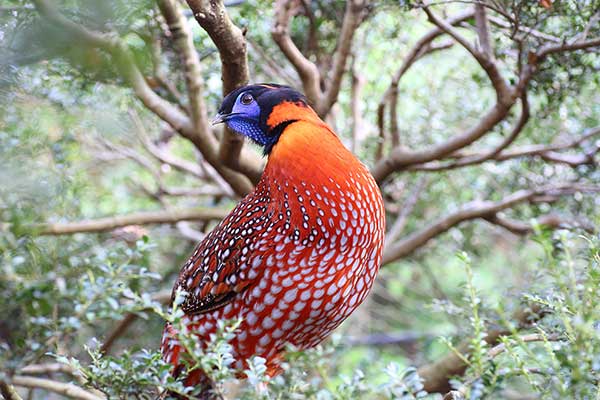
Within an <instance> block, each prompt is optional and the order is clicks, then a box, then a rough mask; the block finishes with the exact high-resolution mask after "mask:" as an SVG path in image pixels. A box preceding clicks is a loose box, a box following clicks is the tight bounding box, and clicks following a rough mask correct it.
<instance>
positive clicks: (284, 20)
mask: <svg viewBox="0 0 600 400" xmlns="http://www.w3.org/2000/svg"><path fill="white" fill-rule="evenodd" d="M293 6H294V2H293V1H290V0H277V1H276V3H275V24H274V25H273V29H272V30H271V36H272V37H273V40H274V41H275V43H276V44H277V46H278V47H279V49H280V50H281V52H282V53H283V54H284V55H285V57H286V58H287V59H288V60H289V61H290V62H291V63H292V65H293V66H294V69H295V70H296V72H297V73H298V75H299V76H300V80H301V81H302V86H303V88H304V94H305V95H306V97H307V98H308V101H309V102H310V103H311V104H312V105H313V106H314V107H317V106H318V104H319V102H320V99H321V96H322V91H321V86H320V80H321V76H320V73H319V69H318V68H317V66H316V65H315V64H314V63H313V62H311V61H310V60H308V59H307V58H306V57H304V55H303V54H302V52H301V51H300V49H298V47H297V46H296V45H295V44H294V42H293V40H292V38H291V37H290V33H289V23H290V19H291V18H292V11H293V10H292V7H293Z"/></svg>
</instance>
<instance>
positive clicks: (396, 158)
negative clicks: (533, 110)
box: [371, 103, 511, 183]
mask: <svg viewBox="0 0 600 400" xmlns="http://www.w3.org/2000/svg"><path fill="white" fill-rule="evenodd" d="M510 108H511V105H508V104H501V103H497V104H496V105H494V106H493V107H492V108H491V109H490V110H489V111H488V112H487V113H486V114H485V115H484V116H483V118H482V119H481V120H480V121H479V123H478V124H477V125H475V126H474V127H472V128H471V129H469V130H467V131H466V132H463V133H461V134H458V135H456V136H454V137H451V138H450V139H448V140H447V141H445V142H443V143H439V144H437V145H434V146H433V147H431V148H429V149H426V150H415V151H411V150H407V149H406V148H403V147H396V148H395V149H394V150H392V152H391V153H390V155H389V156H388V157H386V158H385V159H383V160H380V161H379V162H378V163H377V164H375V166H374V167H373V169H372V170H371V173H372V174H373V177H374V178H375V180H376V181H377V182H379V183H381V182H383V180H385V178H387V177H388V176H389V175H390V174H392V173H393V172H395V171H399V170H402V169H406V168H407V167H408V166H411V165H415V164H422V163H425V162H428V161H432V160H437V159H440V158H443V157H445V156H447V155H448V154H451V153H453V152H455V151H456V150H459V149H461V148H463V147H466V146H468V145H470V144H471V143H473V142H475V141H476V140H478V139H480V138H481V137H482V136H484V135H485V134H486V133H488V132H489V131H490V130H491V129H492V128H493V127H494V126H496V125H497V124H498V123H499V122H500V121H502V120H503V119H504V118H505V117H506V116H507V115H508V113H509V111H510Z"/></svg>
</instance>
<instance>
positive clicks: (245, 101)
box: [240, 93, 254, 106]
mask: <svg viewBox="0 0 600 400" xmlns="http://www.w3.org/2000/svg"><path fill="white" fill-rule="evenodd" d="M253 101H254V97H252V95H251V94H250V93H246V94H244V95H243V96H242V98H241V99H240V102H241V103H242V104H243V105H245V106H247V105H248V104H250V103H252V102H253Z"/></svg>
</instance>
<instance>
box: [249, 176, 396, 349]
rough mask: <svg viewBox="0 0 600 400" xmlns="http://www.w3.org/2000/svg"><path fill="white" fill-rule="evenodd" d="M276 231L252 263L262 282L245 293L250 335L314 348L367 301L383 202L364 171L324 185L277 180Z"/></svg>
mask: <svg viewBox="0 0 600 400" xmlns="http://www.w3.org/2000/svg"><path fill="white" fill-rule="evenodd" d="M271 184H272V185H273V187H272V190H271V193H272V194H273V196H274V197H275V198H277V201H275V202H272V203H271V204H272V207H274V208H273V209H272V225H271V232H272V234H270V235H265V236H264V237H263V239H262V240H261V244H260V245H259V246H258V247H257V248H256V252H255V254H254V257H255V258H254V259H253V260H249V262H250V263H252V264H253V265H256V266H260V267H259V268H260V269H261V273H262V275H263V276H262V279H260V280H259V282H258V283H257V285H256V286H255V287H254V288H253V289H252V290H249V291H248V293H247V294H246V303H247V304H248V305H252V306H251V307H249V308H248V309H247V311H246V314H245V315H244V316H243V318H244V320H245V321H246V322H247V323H248V324H249V328H250V329H248V335H250V336H251V338H249V339H250V342H251V343H252V342H253V340H251V339H252V337H254V338H255V339H256V346H257V348H256V349H253V351H255V352H257V353H259V354H260V353H262V352H265V351H268V349H271V351H275V350H272V349H275V348H277V346H272V344H273V342H274V341H276V342H280V343H282V342H290V343H292V344H295V345H297V346H300V347H310V346H312V345H314V344H316V343H318V342H320V341H321V340H322V339H323V338H324V337H326V336H327V335H328V334H329V333H330V332H331V331H332V330H333V329H335V328H336V327H337V326H338V325H339V324H340V323H341V322H342V321H343V320H344V319H346V318H347V317H348V316H349V315H350V314H351V313H352V312H353V311H354V309H355V308H356V307H358V305H359V304H360V303H361V302H362V301H363V300H364V298H365V297H366V295H367V294H368V292H369V290H370V288H371V286H372V284H373V281H374V279H375V276H376V274H377V271H378V269H379V264H380V261H381V255H382V243H383V232H384V228H385V227H384V214H383V203H382V200H381V196H380V194H379V190H378V188H377V186H376V184H375V182H374V181H373V179H372V178H371V177H370V175H368V172H367V171H366V170H365V171H355V172H349V173H348V174H347V179H345V180H342V181H339V180H338V181H336V180H334V179H327V180H326V181H323V182H318V183H316V182H305V181H298V182H289V181H279V180H273V181H272V182H271Z"/></svg>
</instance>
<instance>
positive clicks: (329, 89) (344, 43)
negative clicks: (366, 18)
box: [315, 0, 367, 117]
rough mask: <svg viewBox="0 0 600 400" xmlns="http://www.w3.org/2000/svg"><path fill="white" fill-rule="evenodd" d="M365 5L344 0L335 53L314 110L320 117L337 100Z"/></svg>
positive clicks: (325, 113)
mask: <svg viewBox="0 0 600 400" xmlns="http://www.w3.org/2000/svg"><path fill="white" fill-rule="evenodd" d="M366 5H367V1H366V0H349V1H348V2H346V11H345V13H344V20H343V22H342V29H341V32H340V36H339V39H338V42H337V47H336V50H335V53H334V54H333V65H332V67H331V74H330V75H329V77H328V80H327V81H326V82H325V85H326V90H325V92H324V93H323V96H322V97H321V99H320V101H319V103H318V105H317V108H316V110H315V111H317V113H318V114H319V115H320V116H321V117H324V116H325V115H327V113H329V110H330V109H331V106H333V104H334V103H335V102H336V101H337V98H338V94H339V92H340V87H341V85H342V77H343V75H344V71H345V70H346V64H347V60H348V56H349V55H350V49H351V47H352V39H353V37H354V33H355V32H356V28H358V26H359V25H360V23H361V22H362V14H363V10H364V8H365V7H366Z"/></svg>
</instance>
